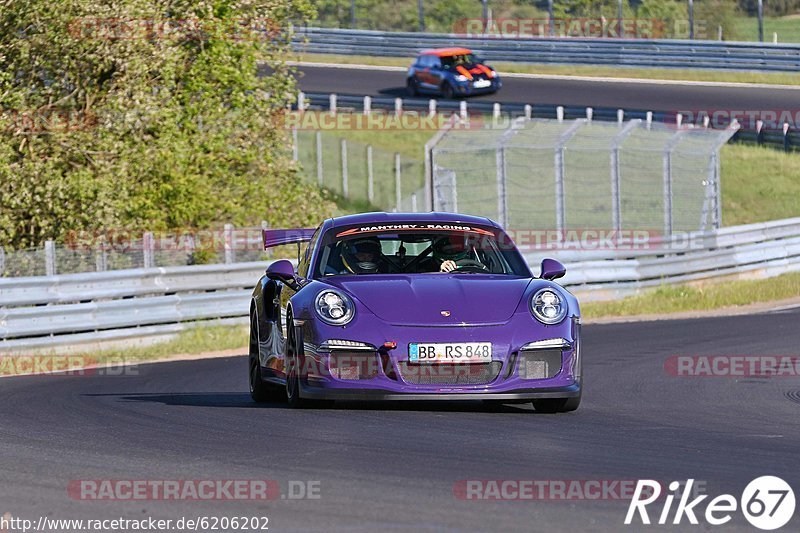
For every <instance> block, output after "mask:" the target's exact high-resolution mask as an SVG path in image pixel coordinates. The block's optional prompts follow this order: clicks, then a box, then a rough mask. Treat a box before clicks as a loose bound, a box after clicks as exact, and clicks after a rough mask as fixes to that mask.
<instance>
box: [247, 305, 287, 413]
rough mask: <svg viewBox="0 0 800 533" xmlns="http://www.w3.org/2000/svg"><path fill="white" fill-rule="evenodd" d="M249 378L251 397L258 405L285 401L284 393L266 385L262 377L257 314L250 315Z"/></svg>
mask: <svg viewBox="0 0 800 533" xmlns="http://www.w3.org/2000/svg"><path fill="white" fill-rule="evenodd" d="M248 371H249V372H248V378H249V382H250V397H251V398H252V399H253V401H255V402H258V403H265V402H275V401H280V400H282V399H283V391H282V390H280V389H277V388H276V387H273V386H271V385H270V384H269V383H266V382H265V381H264V380H263V379H262V377H261V365H260V364H259V360H258V323H257V319H256V316H255V313H253V314H251V315H250V353H249V357H248Z"/></svg>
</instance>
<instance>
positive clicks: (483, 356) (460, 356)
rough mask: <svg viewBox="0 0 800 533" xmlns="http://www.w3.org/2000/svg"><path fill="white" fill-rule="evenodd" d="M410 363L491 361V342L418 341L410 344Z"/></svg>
mask: <svg viewBox="0 0 800 533" xmlns="http://www.w3.org/2000/svg"><path fill="white" fill-rule="evenodd" d="M408 361H409V362H410V363H491V362H492V343H491V342H448V343H421V342H419V343H417V342H412V343H411V344H409V345H408Z"/></svg>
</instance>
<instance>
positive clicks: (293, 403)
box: [284, 314, 309, 409]
mask: <svg viewBox="0 0 800 533" xmlns="http://www.w3.org/2000/svg"><path fill="white" fill-rule="evenodd" d="M293 323H294V319H293V318H292V315H291V314H287V315H286V360H285V361H284V368H285V370H286V403H288V404H289V407H293V408H295V409H302V408H304V407H308V405H309V402H308V400H305V399H303V398H301V397H300V375H299V374H298V372H297V369H298V366H299V363H298V361H299V355H298V353H297V343H296V341H295V338H294V336H295V335H294V325H293Z"/></svg>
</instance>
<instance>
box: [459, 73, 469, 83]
mask: <svg viewBox="0 0 800 533" xmlns="http://www.w3.org/2000/svg"><path fill="white" fill-rule="evenodd" d="M456 81H458V82H462V83H463V82H465V81H467V77H466V76H464V75H463V74H456Z"/></svg>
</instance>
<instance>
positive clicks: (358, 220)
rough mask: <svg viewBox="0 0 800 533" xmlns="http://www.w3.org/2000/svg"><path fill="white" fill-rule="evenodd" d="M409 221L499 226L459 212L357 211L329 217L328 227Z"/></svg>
mask: <svg viewBox="0 0 800 533" xmlns="http://www.w3.org/2000/svg"><path fill="white" fill-rule="evenodd" d="M410 222H428V223H431V222H435V223H442V224H478V225H482V226H491V227H494V228H499V227H500V226H498V225H497V223H496V222H494V221H493V220H490V219H488V218H486V217H476V216H473V215H462V214H459V213H442V212H436V211H433V212H429V213H383V212H375V213H358V214H356V215H345V216H341V217H336V218H333V219H330V227H332V228H336V227H342V226H349V225H351V224H393V223H410Z"/></svg>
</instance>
